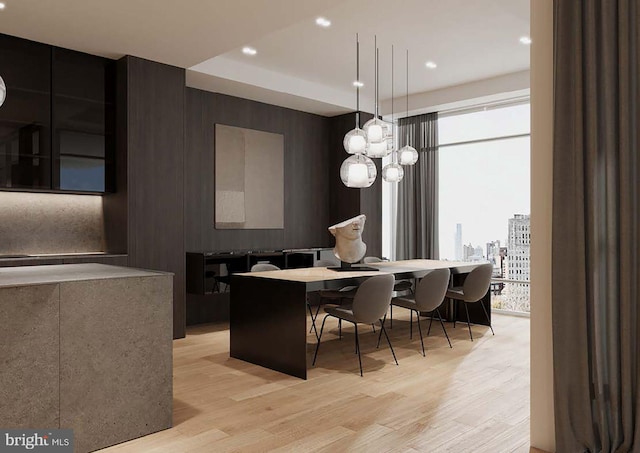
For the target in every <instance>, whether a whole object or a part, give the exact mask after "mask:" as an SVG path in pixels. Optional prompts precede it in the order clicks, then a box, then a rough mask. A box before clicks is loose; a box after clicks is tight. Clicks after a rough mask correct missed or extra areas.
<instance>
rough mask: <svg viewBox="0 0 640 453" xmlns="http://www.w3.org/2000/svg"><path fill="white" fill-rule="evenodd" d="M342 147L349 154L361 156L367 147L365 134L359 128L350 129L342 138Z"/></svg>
mask: <svg viewBox="0 0 640 453" xmlns="http://www.w3.org/2000/svg"><path fill="white" fill-rule="evenodd" d="M343 145H344V149H345V151H346V152H348V153H349V154H363V153H364V152H365V151H366V147H367V134H365V133H364V131H363V130H362V129H360V128H359V127H357V128H355V129H352V130H350V131H349V132H347V134H346V135H345V136H344V140H343Z"/></svg>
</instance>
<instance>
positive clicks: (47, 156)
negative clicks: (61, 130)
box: [0, 35, 52, 190]
mask: <svg viewBox="0 0 640 453" xmlns="http://www.w3.org/2000/svg"><path fill="white" fill-rule="evenodd" d="M0 76H1V77H2V78H3V80H4V83H5V85H6V87H7V97H6V99H5V101H4V104H3V105H2V106H1V107H0V187H3V188H15V189H45V190H46V189H51V168H52V167H51V47H50V46H47V45H45V44H40V43H36V42H32V41H27V40H24V39H19V38H14V37H11V36H6V35H0Z"/></svg>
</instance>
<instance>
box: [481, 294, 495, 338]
mask: <svg viewBox="0 0 640 453" xmlns="http://www.w3.org/2000/svg"><path fill="white" fill-rule="evenodd" d="M480 306H481V307H482V311H484V315H485V316H486V317H487V322H488V323H489V329H491V333H492V334H493V335H495V334H496V333H495V332H494V331H493V327H492V326H491V320H490V319H489V313H487V309H486V307H485V306H484V304H483V303H482V301H480Z"/></svg>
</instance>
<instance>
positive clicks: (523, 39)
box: [520, 36, 531, 46]
mask: <svg viewBox="0 0 640 453" xmlns="http://www.w3.org/2000/svg"><path fill="white" fill-rule="evenodd" d="M520 42H521V43H522V44H525V45H527V46H528V45H529V44H531V38H529V37H528V36H522V37H521V38H520Z"/></svg>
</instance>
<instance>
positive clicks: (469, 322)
mask: <svg viewBox="0 0 640 453" xmlns="http://www.w3.org/2000/svg"><path fill="white" fill-rule="evenodd" d="M462 303H463V304H464V309H465V311H466V312H467V326H468V327H469V336H470V337H471V341H473V334H472V333H471V321H470V320H469V308H468V307H467V303H466V302H462Z"/></svg>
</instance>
